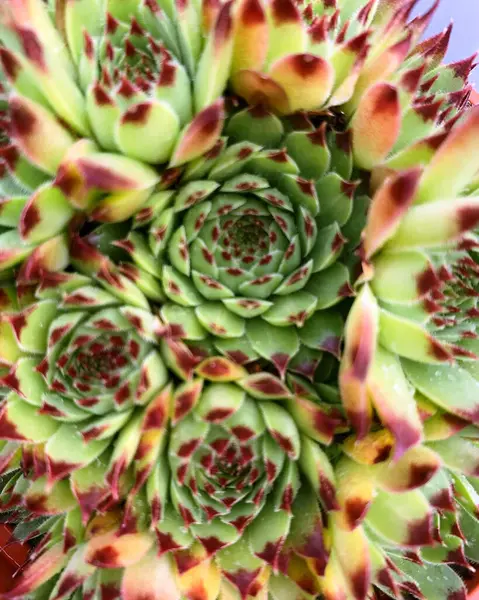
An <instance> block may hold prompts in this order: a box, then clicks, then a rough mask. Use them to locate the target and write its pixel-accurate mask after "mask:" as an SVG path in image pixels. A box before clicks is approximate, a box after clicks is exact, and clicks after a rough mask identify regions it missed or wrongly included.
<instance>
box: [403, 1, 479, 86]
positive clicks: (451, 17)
mask: <svg viewBox="0 0 479 600" xmlns="http://www.w3.org/2000/svg"><path fill="white" fill-rule="evenodd" d="M432 3H433V0H420V1H419V2H418V4H417V6H416V9H415V14H418V13H424V12H425V11H426V10H427V9H428V8H429V7H430V6H431V4H432ZM451 21H453V22H454V28H453V30H452V36H451V41H450V44H449V50H448V53H447V55H446V62H454V61H456V60H459V59H461V58H466V57H468V56H470V55H471V54H473V53H474V52H477V51H478V50H479V0H441V4H440V5H439V8H438V9H437V11H436V14H435V15H434V18H433V20H432V22H431V25H430V26H429V31H428V36H427V37H429V35H432V34H434V33H438V32H439V31H441V30H442V29H444V28H445V27H447V25H449V23H450V22H451ZM470 81H471V83H473V84H474V86H475V88H476V90H479V66H478V67H476V69H475V70H474V71H472V73H471V76H470Z"/></svg>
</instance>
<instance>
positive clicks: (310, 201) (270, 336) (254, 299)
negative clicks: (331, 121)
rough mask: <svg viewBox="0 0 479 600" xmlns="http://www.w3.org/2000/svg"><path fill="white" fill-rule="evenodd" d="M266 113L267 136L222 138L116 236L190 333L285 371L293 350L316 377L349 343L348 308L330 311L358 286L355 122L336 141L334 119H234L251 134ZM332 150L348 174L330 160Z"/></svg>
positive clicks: (199, 341) (241, 131) (258, 112)
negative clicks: (348, 244)
mask: <svg viewBox="0 0 479 600" xmlns="http://www.w3.org/2000/svg"><path fill="white" fill-rule="evenodd" d="M265 123H266V124H268V125H269V126H270V132H269V133H268V131H266V132H264V135H263V137H264V143H263V146H262V147H261V146H259V145H258V144H255V143H252V142H250V141H239V142H236V143H235V142H234V141H233V143H229V144H227V143H226V142H225V141H223V140H220V141H219V142H218V143H217V144H216V146H215V147H214V148H213V149H212V150H211V151H210V152H209V153H207V154H206V155H205V156H204V157H201V158H199V159H198V160H197V161H194V162H192V163H190V165H188V167H187V168H186V170H185V172H184V174H183V176H182V178H181V180H179V181H178V182H177V184H176V191H173V190H167V191H164V192H161V193H159V194H157V195H156V196H155V197H152V198H151V199H150V200H149V201H148V203H147V204H146V205H145V206H144V207H143V209H142V210H141V211H140V212H139V213H138V214H137V215H136V216H135V219H134V221H133V229H132V231H131V232H130V233H129V234H128V236H127V237H126V238H124V239H120V240H118V241H117V242H115V244H116V246H119V247H120V248H122V249H124V250H126V251H127V252H128V253H129V254H130V257H131V259H132V262H133V263H134V264H133V265H131V264H128V263H125V264H124V265H122V267H121V270H122V272H123V273H124V274H125V275H126V276H128V275H130V277H131V278H132V280H133V281H135V282H136V283H137V285H139V286H140V287H141V285H142V281H143V279H144V278H145V277H148V278H152V277H153V278H155V279H156V280H157V282H158V286H161V289H162V290H163V293H164V295H165V296H166V301H165V302H164V304H163V305H162V307H161V310H160V315H161V317H162V319H163V321H164V322H165V324H167V325H169V326H170V327H172V328H174V329H175V331H176V332H177V334H178V335H179V336H180V337H182V338H183V339H185V340H187V341H188V342H192V343H193V344H195V343H196V345H198V346H200V347H204V346H205V344H206V346H207V347H208V344H210V345H211V343H212V344H213V345H214V348H215V349H216V351H218V352H221V353H222V354H224V355H226V356H228V357H230V358H233V359H234V360H235V361H237V362H238V363H239V364H246V363H250V362H252V361H255V360H257V359H258V358H260V357H262V358H263V359H266V360H267V361H269V362H271V363H273V364H274V366H275V367H276V369H277V371H278V372H279V373H280V375H281V376H282V377H284V375H285V372H286V369H287V368H288V366H289V364H290V361H291V360H293V361H294V362H293V364H292V365H291V366H292V368H293V369H294V370H297V371H299V372H302V373H304V374H305V375H307V376H309V377H312V376H313V375H314V372H313V371H314V365H316V364H317V362H318V361H319V358H320V351H322V350H324V351H327V352H330V353H333V354H335V355H336V356H337V355H338V352H339V344H340V337H341V331H342V320H341V318H340V316H339V315H334V314H332V313H329V312H318V311H325V310H326V309H328V308H331V307H333V306H334V305H335V304H337V303H338V302H340V301H341V300H342V299H343V298H344V297H346V296H348V295H351V294H352V289H351V286H350V284H349V279H350V277H349V273H348V269H347V268H346V266H345V265H344V264H341V262H339V261H338V257H339V256H340V254H341V251H342V249H343V247H344V244H345V241H346V240H345V237H344V235H343V234H342V231H341V230H342V228H343V227H347V224H348V221H349V219H350V216H351V213H352V210H353V198H354V192H355V189H356V187H357V184H358V182H352V181H351V180H350V179H349V178H350V176H351V171H352V169H351V148H350V143H349V136H348V134H342V133H338V134H333V135H332V136H331V139H330V140H329V144H328V140H327V139H326V123H324V124H323V125H322V126H321V127H319V128H317V129H316V128H315V127H314V126H313V125H312V123H311V122H310V121H309V120H307V119H304V123H303V130H299V131H293V132H291V133H289V134H288V135H286V136H285V135H284V129H283V124H282V123H281V121H280V120H279V119H277V118H276V117H274V116H273V115H272V114H270V113H268V112H266V111H264V110H262V109H254V110H247V111H241V112H239V113H237V114H236V115H235V116H234V117H233V118H232V119H231V120H230V122H229V124H228V126H227V130H226V131H227V133H228V132H229V133H231V135H232V136H233V137H247V135H248V133H250V132H254V130H255V127H259V126H260V125H261V124H262V125H264V124H265ZM255 137H256V139H257V140H258V141H259V138H260V137H261V135H260V133H259V132H256V135H255ZM268 138H269V139H268ZM283 144H284V147H283ZM265 146H266V147H265ZM269 146H273V148H271V149H270V148H269ZM332 153H335V155H336V157H337V161H338V167H339V168H338V170H339V171H340V172H341V174H340V173H338V172H337V171H334V170H331V171H328V168H329V165H330V163H331V154H332ZM303 156H304V157H305V158H304V159H303ZM295 159H296V160H295ZM334 166H335V165H334V164H333V168H334ZM363 204H364V201H363ZM91 237H92V238H94V234H92V236H91ZM145 293H147V292H145ZM294 357H296V358H294Z"/></svg>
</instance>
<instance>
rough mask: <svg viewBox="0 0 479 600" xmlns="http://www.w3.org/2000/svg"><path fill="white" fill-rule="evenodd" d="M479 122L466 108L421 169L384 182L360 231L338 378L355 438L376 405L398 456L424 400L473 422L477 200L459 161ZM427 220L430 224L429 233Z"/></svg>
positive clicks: (411, 440) (468, 171)
mask: <svg viewBox="0 0 479 600" xmlns="http://www.w3.org/2000/svg"><path fill="white" fill-rule="evenodd" d="M478 125H479V120H478V112H477V110H476V109H471V111H470V113H468V114H466V115H464V118H463V119H462V120H461V122H459V123H458V124H457V125H456V126H455V127H454V129H453V130H452V132H451V135H450V136H449V137H448V138H447V139H446V141H445V142H444V143H443V145H441V146H440V148H439V150H438V151H437V153H436V154H435V155H434V157H433V159H432V160H431V162H430V163H429V164H428V165H427V166H426V167H425V168H424V170H421V169H420V168H416V169H412V170H409V171H407V172H405V173H402V174H400V175H395V176H392V177H390V178H389V179H388V180H387V181H386V182H385V184H384V185H383V186H382V187H381V188H380V189H379V190H378V191H377V192H376V194H375V196H374V198H373V200H372V203H371V207H370V210H369V214H368V220H367V224H366V227H365V229H364V233H363V248H362V255H363V258H364V263H363V266H364V272H363V280H364V279H365V280H369V283H367V284H365V285H364V288H363V289H362V290H361V292H360V294H359V296H358V298H357V299H356V300H355V304H354V306H353V307H352V309H351V312H350V314H349V316H348V323H347V324H346V346H345V355H344V358H343V361H342V365H341V374H340V378H339V381H340V385H341V392H342V397H343V402H344V403H345V406H346V410H347V412H348V414H349V417H350V420H351V422H353V423H355V427H356V428H357V430H358V432H359V433H360V434H361V435H362V434H364V433H366V432H367V431H368V428H369V424H370V419H371V408H372V406H374V407H375V409H376V411H377V413H378V415H379V416H380V418H381V420H382V421H383V423H384V424H385V425H387V427H389V428H390V429H391V431H393V432H394V433H395V435H396V437H397V441H398V443H399V447H400V449H401V450H400V451H399V452H398V454H400V452H401V451H403V450H404V449H405V448H408V447H410V446H411V445H414V444H415V443H416V442H417V441H418V439H420V435H421V434H420V432H421V425H420V418H419V417H420V407H421V402H422V401H425V402H426V403H427V402H432V403H434V404H437V406H438V407H439V408H440V409H441V410H442V411H445V412H447V413H451V414H452V415H454V416H455V417H458V418H461V419H464V420H466V421H469V422H472V423H477V419H478V411H477V401H476V393H477V392H476V390H477V389H478V385H479V384H478V382H477V378H476V375H477V374H476V369H475V364H476V361H477V358H476V354H475V349H476V343H475V340H476V337H477V333H476V318H477V317H476V312H477V309H476V302H477V298H476V296H477V291H476V287H477V266H476V263H475V261H474V259H473V251H474V248H475V246H476V244H477V241H476V238H475V235H474V234H473V233H472V232H471V229H473V228H474V227H475V225H476V223H477V221H478V218H479V204H478V202H479V201H478V198H477V197H476V196H474V195H470V194H469V191H470V188H469V184H470V181H471V180H472V179H473V177H474V175H475V174H476V170H477V165H475V164H474V161H472V164H468V163H467V161H465V162H464V161H463V160H462V158H460V157H462V156H463V152H465V153H468V152H469V148H472V146H473V144H474V143H475V139H476V136H475V134H474V133H473V132H474V131H476V130H477V128H478ZM424 223H429V224H430V225H431V227H430V228H428V229H426V231H423V226H424ZM433 223H435V225H433ZM433 232H434V233H433ZM358 344H359V345H358ZM359 348H360V351H359V350H358V349H359ZM357 364H360V365H361V368H360V369H359V368H357V367H356V366H355V365H357ZM393 372H394V373H395V376H394V378H391V377H390V376H389V374H390V373H393ZM460 389H461V390H462V392H461V393H458V390H460ZM371 403H372V404H371Z"/></svg>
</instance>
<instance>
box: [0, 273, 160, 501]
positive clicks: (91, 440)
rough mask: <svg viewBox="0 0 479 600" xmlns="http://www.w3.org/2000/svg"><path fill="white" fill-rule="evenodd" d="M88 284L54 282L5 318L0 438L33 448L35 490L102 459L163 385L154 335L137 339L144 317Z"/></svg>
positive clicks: (80, 280)
mask: <svg viewBox="0 0 479 600" xmlns="http://www.w3.org/2000/svg"><path fill="white" fill-rule="evenodd" d="M89 283H91V282H89V280H88V278H86V277H82V276H76V275H73V276H68V275H65V276H64V277H63V278H62V277H58V276H57V277H56V278H55V281H54V283H52V282H48V283H47V282H46V281H43V282H42V289H41V290H39V292H38V295H39V296H40V299H38V300H37V301H35V302H31V303H29V304H28V305H27V306H25V307H24V308H23V309H22V310H15V306H14V305H12V306H10V307H6V308H5V310H4V312H3V313H2V331H1V333H2V355H1V358H2V365H3V366H6V367H8V365H9V364H10V367H9V369H8V373H7V374H5V375H4V376H3V378H2V386H4V387H5V388H7V389H8V390H9V394H8V395H7V397H6V398H5V406H4V407H3V410H2V417H1V431H2V437H3V438H6V439H10V440H12V441H16V442H18V443H33V444H35V445H36V446H34V451H35V452H40V453H39V454H38V458H39V460H40V458H41V457H42V456H43V459H42V460H41V461H40V463H39V464H38V465H37V467H38V471H37V472H36V475H35V478H36V479H37V478H38V477H40V475H42V476H44V478H43V483H41V484H40V482H39V480H37V485H38V486H39V487H38V491H39V490H40V487H41V486H42V485H43V486H45V490H46V489H51V486H52V485H53V484H55V482H57V481H61V480H63V479H64V478H65V476H67V475H68V474H70V473H72V472H73V471H76V470H78V469H81V468H82V467H83V466H85V465H86V464H89V463H90V462H91V461H92V460H94V459H96V458H97V457H98V456H100V455H101V454H102V453H103V452H104V451H105V450H106V449H107V448H108V447H109V446H110V444H111V441H112V436H114V435H115V434H116V433H117V432H118V431H119V430H120V429H122V428H123V427H124V426H125V425H126V424H127V423H128V421H129V420H130V419H131V418H132V417H133V413H134V410H135V407H136V406H142V405H144V404H147V403H148V402H150V400H151V398H152V396H153V395H154V394H155V393H156V392H157V391H158V390H159V389H161V388H162V387H163V386H164V384H165V382H166V381H167V372H166V368H165V366H164V364H163V361H162V360H161V358H160V356H159V352H158V350H157V349H156V348H155V347H154V346H153V344H152V342H153V340H154V337H153V334H150V335H149V336H148V335H147V334H146V333H144V332H143V331H141V330H140V333H139V332H138V329H139V325H138V319H139V317H138V316H137V314H136V312H135V311H137V312H139V313H140V314H142V312H144V311H141V309H135V308H134V307H131V306H130V307H128V305H121V304H122V303H121V302H120V301H119V300H118V299H117V298H116V297H114V296H112V295H111V294H109V293H108V292H106V291H104V290H102V289H99V288H98V287H95V286H94V285H89ZM53 286H54V288H55V289H53ZM58 288H60V289H61V288H63V289H64V290H65V291H64V292H63V293H62V294H60V293H59V291H58ZM5 291H6V290H5V289H3V290H2V292H5ZM129 310H131V311H133V312H132V313H129V312H128V311H129ZM146 314H147V315H148V314H149V313H146ZM60 485H62V483H60ZM44 499H45V500H46V496H45V498H44ZM27 506H28V501H27ZM38 510H39V511H40V512H41V509H40V506H38ZM47 512H48V510H47Z"/></svg>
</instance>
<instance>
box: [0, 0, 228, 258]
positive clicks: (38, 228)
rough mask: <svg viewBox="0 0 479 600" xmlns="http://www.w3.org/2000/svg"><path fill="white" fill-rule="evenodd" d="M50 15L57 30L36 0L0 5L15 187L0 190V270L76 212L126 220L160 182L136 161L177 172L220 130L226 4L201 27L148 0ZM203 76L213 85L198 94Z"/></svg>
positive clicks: (8, 154) (189, 11)
mask: <svg viewBox="0 0 479 600" xmlns="http://www.w3.org/2000/svg"><path fill="white" fill-rule="evenodd" d="M54 8H55V10H54V12H55V17H56V25H57V27H58V29H57V28H56V27H55V26H54V23H53V22H52V21H51V20H50V16H49V14H48V13H47V9H46V6H45V4H44V3H43V2H41V1H40V0H31V1H27V2H21V3H18V2H7V3H3V4H2V7H1V13H0V15H1V22H2V33H1V39H2V42H1V45H0V59H1V63H2V67H3V69H2V71H3V76H4V82H3V84H4V86H5V87H6V88H8V93H7V105H8V112H6V113H5V115H3V113H2V121H1V126H2V132H4V133H5V135H2V138H5V139H2V168H3V169H5V167H7V168H8V170H9V172H10V174H11V178H12V179H13V180H14V181H15V182H16V183H17V184H18V183H19V184H20V189H21V191H20V192H17V189H16V188H13V190H11V187H10V186H7V188H5V192H4V196H5V197H7V198H9V200H10V202H8V204H9V206H10V204H12V206H11V207H10V208H9V209H6V208H3V210H2V213H3V212H7V213H9V216H10V220H11V214H13V213H15V214H17V216H18V218H19V221H20V225H19V228H18V230H17V231H6V232H5V233H4V234H3V235H2V238H1V241H0V244H1V248H2V256H1V262H2V266H3V268H9V267H10V266H12V265H15V264H17V263H19V262H20V261H22V260H23V258H25V256H28V255H29V254H30V253H31V252H32V251H33V250H34V249H35V247H36V246H38V245H39V244H42V243H43V242H45V241H46V240H48V239H49V238H51V237H53V236H54V235H56V234H58V233H60V232H61V231H63V230H64V229H65V228H66V227H67V225H68V224H69V223H70V222H71V221H72V219H73V218H74V215H75V213H76V212H87V213H88V214H89V215H91V217H92V218H94V219H95V220H98V221H121V220H124V219H127V218H129V217H130V216H131V215H132V214H134V213H135V212H136V211H137V210H138V208H139V207H140V206H141V205H142V204H143V203H144V202H145V201H146V200H147V199H148V197H149V196H150V195H151V193H152V190H153V188H154V187H155V186H156V185H158V186H161V185H167V184H168V182H169V181H170V179H171V174H170V175H168V174H166V175H164V176H163V177H162V175H160V174H158V172H156V171H155V170H154V169H150V168H149V167H147V166H146V165H145V164H144V163H145V162H149V163H155V164H158V163H170V164H171V166H174V165H180V164H183V163H185V162H187V161H188V160H191V159H192V158H194V157H195V156H199V155H200V154H202V153H203V152H205V151H206V150H208V149H209V148H210V147H211V146H212V145H213V144H214V142H215V141H216V139H217V137H218V135H219V132H220V129H221V122H222V118H223V112H222V104H223V100H222V99H221V98H219V96H220V95H221V93H222V91H223V87H224V83H225V81H226V78H227V76H228V65H227V63H225V66H224V67H222V68H218V65H219V62H218V61H221V58H222V56H223V53H224V52H225V51H227V47H225V48H224V47H223V45H226V46H227V45H228V43H229V44H230V45H231V16H230V14H229V13H230V7H229V5H226V6H225V7H224V8H223V10H222V11H221V14H218V10H219V7H216V9H214V7H212V10H211V11H210V13H211V14H210V13H208V14H205V15H203V17H204V18H203V20H202V16H201V14H200V12H198V11H197V9H196V8H193V7H189V8H186V7H185V13H184V14H181V15H178V20H177V21H175V20H174V22H169V20H168V17H167V16H166V15H165V14H164V13H163V11H160V8H159V6H158V5H157V3H156V2H147V3H140V2H139V1H138V2H134V3H130V4H129V5H128V7H126V6H124V5H123V3H122V2H109V3H108V7H106V6H103V5H101V6H100V4H98V3H96V2H92V1H90V0H86V1H84V0H83V1H82V2H70V1H69V2H58V3H57V4H56V5H55V7H54ZM172 9H173V8H172ZM173 10H174V9H173ZM207 12H208V10H207V7H206V6H205V13H207ZM160 13H161V14H160ZM180 13H181V11H180ZM172 16H173V15H172ZM140 21H141V23H142V24H141V25H140ZM201 22H202V25H201V24H200V23H201ZM215 23H216V25H215ZM179 46H181V53H179V51H178V47H179ZM168 48H170V50H171V51H175V52H176V54H175V55H173V54H172V53H171V52H170V51H169V50H168ZM183 58H184V61H183ZM210 75H211V77H214V78H215V81H216V83H215V85H206V80H207V79H208V78H209V77H210ZM193 76H194V81H195V82H196V83H195V86H196V88H197V90H196V92H194V91H192V89H191V80H192V78H193ZM158 128H160V129H161V132H162V134H161V135H156V133H155V132H156V131H157V129H158ZM147 138H148V140H149V141H147ZM46 140H49V143H48V144H46V143H45V141H46ZM140 161H142V162H140ZM26 191H27V193H26ZM21 200H23V207H22V202H21ZM51 207H55V210H54V214H55V217H54V218H53V214H52V213H51V212H50V209H51ZM5 225H6V226H7V227H12V225H11V223H10V222H7V223H5Z"/></svg>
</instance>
